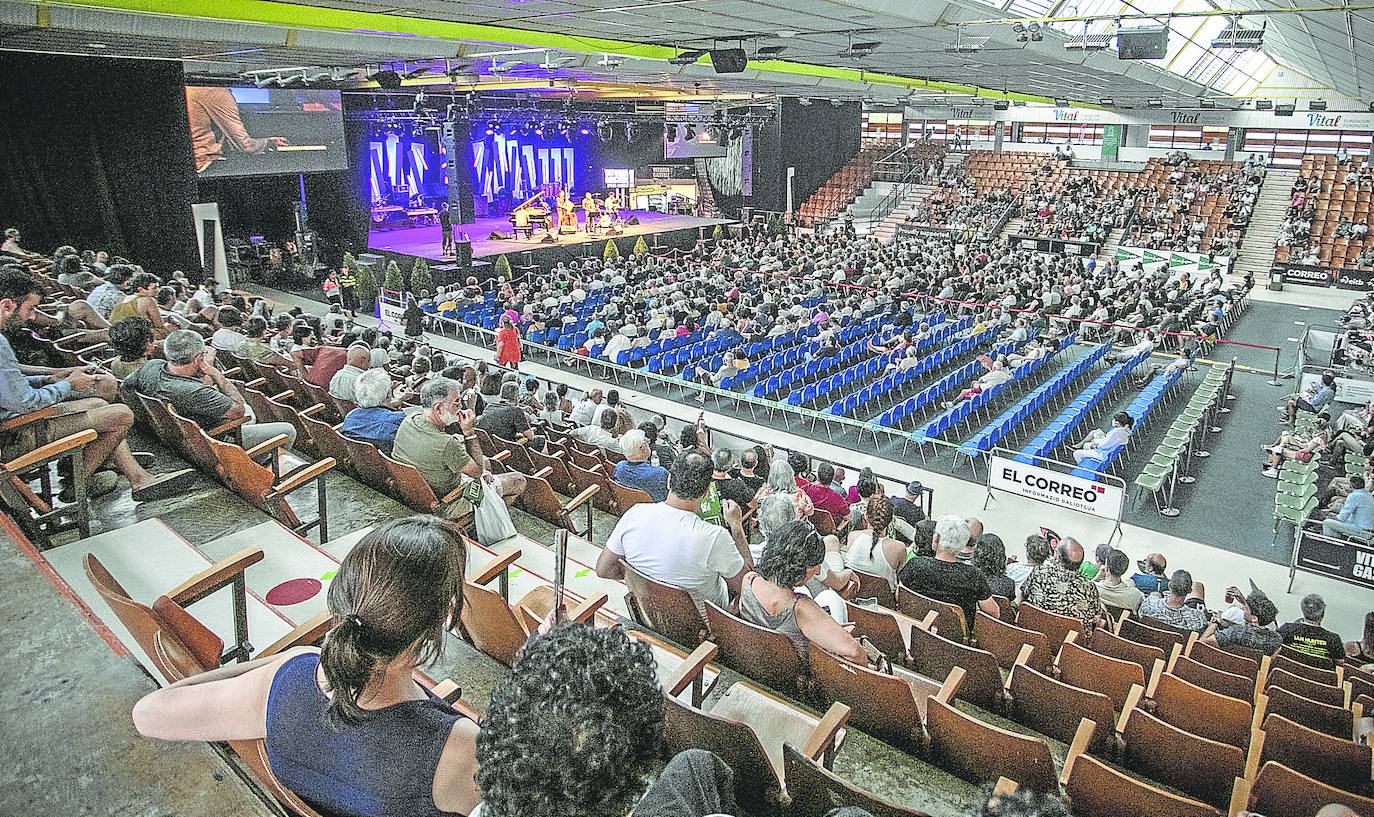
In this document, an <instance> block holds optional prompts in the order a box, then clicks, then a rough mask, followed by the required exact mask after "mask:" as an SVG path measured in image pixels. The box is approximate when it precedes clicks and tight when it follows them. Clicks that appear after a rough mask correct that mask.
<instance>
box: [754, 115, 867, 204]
mask: <svg viewBox="0 0 1374 817" xmlns="http://www.w3.org/2000/svg"><path fill="white" fill-rule="evenodd" d="M780 102H781V105H780V107H779V110H778V116H777V118H776V119H774V120H773V121H772V122H771V123H769V124H768V125H767V126H765V127H763V128H759V129H758V130H757V131H756V132H755V134H754V195H753V198H752V199H750V200H749V201H747V202H746V204H749V205H750V206H751V207H753V208H755V209H756V210H785V209H786V208H787V168H789V167H792V168H795V169H796V175H795V176H794V177H793V179H792V206H794V207H800V206H801V203H802V202H804V201H806V199H807V197H808V196H810V195H811V194H812V193H814V192H816V191H817V190H818V189H820V186H821V185H822V184H824V183H825V181H826V179H829V178H830V177H831V176H833V175H835V171H837V170H839V169H840V168H841V167H844V165H845V163H846V162H848V161H849V160H850V159H852V158H854V156H855V154H857V153H858V152H859V140H860V136H861V130H862V127H863V124H862V119H863V105H862V104H861V103H859V102H846V103H845V104H843V105H840V106H835V105H831V104H830V103H829V101H827V100H823V99H818V100H816V101H815V102H814V103H812V104H811V105H802V104H800V103H798V102H797V100H796V99H793V98H790V97H789V98H784V99H782V100H780Z"/></svg>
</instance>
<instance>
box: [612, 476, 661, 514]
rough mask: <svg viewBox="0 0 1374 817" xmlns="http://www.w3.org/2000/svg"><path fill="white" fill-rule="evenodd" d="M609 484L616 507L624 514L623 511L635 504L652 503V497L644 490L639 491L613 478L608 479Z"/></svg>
mask: <svg viewBox="0 0 1374 817" xmlns="http://www.w3.org/2000/svg"><path fill="white" fill-rule="evenodd" d="M609 484H610V486H611V494H612V495H613V496H614V497H615V504H616V507H617V508H619V509H620V513H621V514H624V513H625V511H628V510H629V509H630V508H633V507H634V506H636V505H648V504H652V503H653V501H654V498H653V497H651V496H649V494H648V492H646V491H641V490H639V489H638V488H631V487H630V486H628V485H621V484H620V483H619V482H616V481H615V480H610V481H609Z"/></svg>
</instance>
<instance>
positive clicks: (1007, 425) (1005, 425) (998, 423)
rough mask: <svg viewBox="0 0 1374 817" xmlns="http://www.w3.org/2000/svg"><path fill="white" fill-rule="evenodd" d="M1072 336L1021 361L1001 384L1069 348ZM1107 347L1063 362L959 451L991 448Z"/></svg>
mask: <svg viewBox="0 0 1374 817" xmlns="http://www.w3.org/2000/svg"><path fill="white" fill-rule="evenodd" d="M1075 340H1076V334H1075V333H1071V334H1070V335H1069V336H1068V337H1066V338H1064V340H1063V341H1062V342H1061V343H1060V344H1059V346H1058V347H1057V348H1056V349H1055V350H1054V352H1053V353H1051V354H1049V355H1046V356H1045V357H1042V358H1040V359H1039V360H1031V361H1028V362H1026V363H1023V364H1021V365H1020V366H1019V367H1017V369H1016V372H1015V374H1014V375H1013V377H1012V380H1011V381H1010V382H1008V383H1005V384H1003V386H1009V385H1011V383H1014V382H1016V381H1018V380H1024V379H1025V378H1027V377H1029V376H1030V375H1032V374H1034V373H1035V372H1036V371H1038V370H1040V369H1042V368H1044V367H1045V366H1048V365H1049V363H1050V361H1052V360H1053V359H1054V358H1056V357H1058V356H1059V355H1060V353H1062V352H1063V351H1064V350H1065V349H1067V348H1069V346H1071V345H1072V344H1073V343H1074V341H1075ZM1109 348H1110V346H1109V345H1108V344H1103V345H1101V346H1098V347H1097V348H1095V349H1093V350H1092V351H1091V352H1089V353H1088V354H1087V355H1084V356H1083V357H1082V358H1080V359H1079V360H1076V361H1073V362H1072V363H1069V364H1067V365H1065V366H1064V367H1063V368H1062V369H1060V370H1059V371H1058V372H1056V373H1055V374H1054V375H1053V376H1052V377H1050V379H1049V380H1046V381H1045V382H1044V383H1041V384H1040V385H1039V386H1036V387H1035V389H1033V390H1032V391H1031V393H1030V394H1027V395H1026V396H1025V397H1022V398H1021V399H1020V400H1018V401H1016V403H1015V404H1013V405H1012V406H1011V407H1009V408H1007V409H1006V410H1005V411H1003V412H1002V413H1001V414H1000V415H998V416H997V417H996V418H995V419H993V420H992V421H991V422H989V423H988V424H987V425H985V426H983V427H982V429H980V430H979V431H978V433H976V434H974V435H973V436H972V437H970V438H968V439H967V440H965V441H964V442H963V443H961V444H960V446H959V453H961V454H965V455H967V456H969V457H974V456H977V455H978V454H984V453H987V452H988V451H991V450H992V449H993V447H994V446H996V445H997V444H998V443H999V442H1001V441H1002V439H1003V438H1004V437H1006V436H1007V435H1008V434H1010V433H1011V432H1012V430H1013V429H1015V428H1016V427H1017V426H1019V425H1020V424H1021V423H1022V422H1024V421H1025V420H1026V419H1027V418H1029V417H1030V416H1032V415H1033V414H1035V413H1036V412H1037V411H1039V410H1040V409H1042V408H1044V406H1045V404H1046V403H1048V402H1049V401H1050V400H1052V399H1053V398H1054V397H1055V396H1056V395H1058V394H1059V392H1061V391H1063V390H1064V388H1065V387H1066V386H1067V385H1068V384H1069V383H1071V382H1073V380H1074V379H1075V378H1077V377H1078V376H1079V375H1081V374H1082V373H1083V372H1085V371H1087V368H1088V367H1089V366H1091V365H1092V364H1093V363H1096V362H1097V361H1098V360H1099V359H1101V357H1102V355H1103V354H1106V351H1107V349H1109ZM1003 386H998V387H996V388H998V389H1000V388H1002V387H1003ZM989 391H992V390H991V389H990V390H989ZM985 393H986V392H985ZM980 396H981V395H980Z"/></svg>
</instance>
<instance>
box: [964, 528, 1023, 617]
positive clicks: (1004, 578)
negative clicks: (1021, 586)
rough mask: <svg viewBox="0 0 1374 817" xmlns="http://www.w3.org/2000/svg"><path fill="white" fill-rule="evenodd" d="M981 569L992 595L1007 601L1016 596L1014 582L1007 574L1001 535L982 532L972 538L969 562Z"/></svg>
mask: <svg viewBox="0 0 1374 817" xmlns="http://www.w3.org/2000/svg"><path fill="white" fill-rule="evenodd" d="M969 563H970V564H972V565H973V566H974V567H976V568H978V569H979V570H981V571H983V575H984V576H986V577H987V580H988V587H990V588H992V594H993V595H994V596H1002V597H1004V598H1006V599H1007V600H1008V601H1010V600H1012V599H1014V598H1016V582H1014V581H1012V579H1011V577H1010V576H1008V575H1007V547H1006V545H1005V544H1003V542H1002V537H1000V536H998V535H997V534H995V533H984V534H982V535H980V536H976V537H974V538H973V559H972V560H971V561H970V562H969Z"/></svg>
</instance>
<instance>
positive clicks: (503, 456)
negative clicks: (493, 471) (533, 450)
mask: <svg viewBox="0 0 1374 817" xmlns="http://www.w3.org/2000/svg"><path fill="white" fill-rule="evenodd" d="M487 459H489V460H495V461H497V462H505V461H506V460H508V459H510V449H509V448H507V449H506V450H505V451H497V452H496V453H495V454H492V455H491V456H490V457H487Z"/></svg>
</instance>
